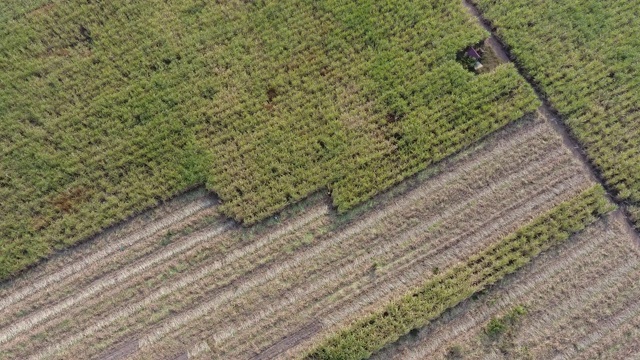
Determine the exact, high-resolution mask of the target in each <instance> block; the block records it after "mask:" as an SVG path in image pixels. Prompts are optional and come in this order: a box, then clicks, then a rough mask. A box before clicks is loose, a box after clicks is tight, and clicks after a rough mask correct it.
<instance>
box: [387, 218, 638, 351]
mask: <svg viewBox="0 0 640 360" xmlns="http://www.w3.org/2000/svg"><path fill="white" fill-rule="evenodd" d="M626 226H627V224H626V222H625V219H624V218H623V217H622V215H621V213H620V211H618V212H617V213H614V214H612V215H610V216H608V217H607V219H606V220H602V221H600V222H598V223H596V224H594V225H592V226H591V227H590V228H588V229H587V230H585V232H584V233H582V234H580V235H578V236H576V237H575V238H573V239H571V240H570V242H569V243H567V244H565V245H562V246H561V247H560V248H558V249H556V250H554V251H551V252H550V253H548V254H544V255H543V256H541V257H540V258H539V259H537V260H535V261H534V262H533V263H532V264H530V265H529V266H527V267H526V268H524V269H522V270H521V271H520V272H518V273H516V274H514V275H513V276H510V277H509V278H507V279H505V280H504V281H503V282H502V283H500V284H499V285H497V286H496V287H494V288H492V289H490V290H489V291H488V293H487V294H486V295H482V296H480V298H479V299H478V300H474V301H471V300H469V301H466V302H465V303H463V304H461V305H460V306H459V307H457V308H455V309H452V310H451V311H450V312H448V313H446V314H445V315H444V316H443V317H442V318H441V319H439V320H438V321H436V322H435V323H433V324H432V325H429V326H427V327H426V328H425V329H423V330H421V331H420V332H419V333H418V335H417V337H415V338H405V339H404V341H402V342H401V343H399V344H397V345H396V346H392V347H390V348H388V349H385V350H384V351H382V352H381V353H380V354H377V356H376V357H375V358H379V359H382V358H390V357H394V358H398V359H427V358H444V357H445V355H446V353H447V352H448V351H449V349H450V348H451V347H453V346H458V347H459V349H460V351H462V353H463V354H464V355H465V356H466V358H486V357H487V356H498V355H499V354H501V353H502V352H501V351H499V350H498V346H502V348H504V346H507V345H508V347H507V350H508V351H510V352H507V356H512V357H513V356H515V357H522V356H533V358H549V357H552V354H553V351H554V350H552V349H556V350H562V349H565V350H568V351H572V350H573V349H574V347H573V346H572V345H571V344H572V343H573V342H576V343H577V342H578V341H579V340H580V337H581V335H580V334H581V331H587V333H591V332H592V333H593V334H598V331H595V330H596V328H598V327H600V326H602V325H603V324H602V323H601V322H602V321H603V320H602V319H607V320H605V323H610V324H617V323H618V322H619V321H620V320H621V319H622V318H623V317H624V316H627V317H628V318H631V316H633V315H634V314H635V313H634V311H637V309H636V308H635V306H633V305H632V306H631V307H630V308H629V307H625V305H624V303H625V302H626V303H627V304H633V301H631V302H629V300H624V299H632V298H633V296H632V294H635V295H637V293H638V290H637V289H636V287H634V283H636V282H637V280H638V277H639V276H640V271H639V270H640V254H639V252H638V248H637V246H636V244H635V243H634V240H633V238H632V237H631V236H629V234H628V233H627V231H626V229H625V227H626ZM625 288H627V289H631V290H628V291H627V294H626V296H624V297H622V296H621V298H622V300H621V303H617V302H616V300H613V299H612V298H615V296H616V295H622V293H623V292H624V289H625ZM612 290H613V292H612V293H611V294H610V293H609V292H610V291H612ZM603 294H607V295H609V299H608V300H607V299H606V297H607V296H603ZM603 298H604V299H603ZM599 299H600V300H605V301H599ZM616 304H617V305H616ZM515 306H522V307H524V308H525V309H526V311H527V315H525V316H524V317H523V319H521V320H519V321H518V323H517V324H516V325H515V326H517V328H516V329H515V330H513V331H514V333H515V334H516V335H514V337H513V338H511V337H508V338H507V340H508V342H507V340H500V341H502V343H500V342H498V343H489V345H487V340H486V339H485V337H486V335H484V329H485V326H486V324H487V323H488V322H489V320H490V319H491V318H497V317H500V316H502V315H503V314H505V313H507V312H508V311H510V310H511V309H513V308H514V307H515ZM589 309H591V310H589ZM616 309H623V310H616ZM618 312H620V314H619V315H616V314H617V313H618ZM616 316H617V317H616ZM609 317H610V318H611V319H613V320H611V322H609V320H608V319H609ZM563 319H564V320H563ZM571 319H573V320H571ZM615 319H618V322H616V321H615ZM594 321H595V322H594ZM558 324H560V325H561V324H566V326H561V327H558ZM595 336H597V335H595ZM587 338H590V337H587ZM591 341H593V340H591ZM500 344H501V345H500ZM505 344H507V345H505ZM503 352H504V351H503ZM572 355H577V354H575V353H573V354H572ZM502 356H503V355H500V356H499V358H502Z"/></svg>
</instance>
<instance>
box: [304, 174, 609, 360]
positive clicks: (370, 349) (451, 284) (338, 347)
mask: <svg viewBox="0 0 640 360" xmlns="http://www.w3.org/2000/svg"><path fill="white" fill-rule="evenodd" d="M613 209H614V206H613V205H612V204H611V203H610V202H609V200H608V199H607V198H606V197H605V192H604V189H603V188H602V187H601V186H600V185H596V186H594V187H592V188H590V189H588V190H586V191H584V192H583V193H581V194H580V195H578V196H577V197H575V198H573V199H571V200H568V201H566V202H564V203H562V204H560V205H558V206H556V207H555V208H553V209H552V210H550V211H549V212H547V213H545V214H543V215H540V216H539V217H537V218H536V219H534V220H533V221H532V222H531V223H529V224H527V225H525V226H523V227H522V228H520V229H519V230H518V231H516V232H515V233H513V234H512V235H509V236H507V237H505V238H503V239H502V240H500V242H498V243H496V244H495V245H492V246H490V247H489V248H487V249H486V250H484V251H482V252H480V253H478V254H476V255H474V256H472V257H470V258H469V259H468V260H467V261H466V262H465V263H464V264H461V265H458V266H455V267H453V268H451V269H449V270H447V271H445V272H443V273H440V274H438V275H435V276H434V277H433V278H431V279H430V280H429V281H428V282H426V283H425V284H424V285H422V286H421V287H420V288H418V289H417V290H415V291H412V292H411V293H409V294H407V295H405V296H404V297H402V298H400V299H398V300H395V301H393V302H392V303H390V304H389V305H387V306H386V307H385V308H384V309H383V310H381V311H379V312H376V313H374V314H372V315H369V316H367V317H365V318H363V319H360V320H357V321H356V322H355V323H353V324H352V325H351V326H349V328H348V329H346V330H343V331H341V332H339V333H337V334H335V335H333V336H331V337H330V338H329V339H328V340H327V341H326V342H324V343H323V344H322V345H320V346H319V347H318V348H316V349H315V350H313V351H312V352H311V353H309V354H308V355H307V357H306V358H307V359H364V358H367V357H369V356H370V355H371V354H372V353H374V352H375V351H377V350H379V349H381V348H382V347H384V346H385V345H387V344H389V343H391V342H394V341H396V340H397V339H398V338H399V337H400V336H402V335H404V334H406V333H408V332H409V331H411V330H412V329H415V328H419V327H422V326H425V325H426V324H428V323H429V322H430V321H431V320H433V319H435V318H436V317H438V316H439V315H440V314H442V313H443V312H444V311H445V310H446V309H449V308H451V307H453V306H455V305H456V304H458V303H460V302H461V301H462V300H464V299H466V298H468V297H469V296H471V295H472V294H474V293H476V292H478V291H481V290H482V289H484V288H486V287H487V286H489V285H491V284H493V283H495V282H496V281H498V280H500V279H501V278H503V277H504V276H505V275H507V274H510V273H513V272H514V271H516V270H518V269H519V268H520V267H522V266H523V265H525V264H526V263H528V262H529V261H531V259H533V258H534V257H536V256H537V255H538V254H540V253H541V252H542V251H545V250H547V249H549V248H550V247H552V246H555V245H557V244H559V243H561V242H563V241H565V240H567V239H568V238H569V237H570V236H571V235H572V234H575V233H576V232H579V231H581V230H582V229H584V228H585V227H586V226H588V225H589V224H591V223H592V222H594V221H595V220H596V219H597V218H598V217H599V216H601V215H602V214H604V213H607V212H609V211H612V210H613Z"/></svg>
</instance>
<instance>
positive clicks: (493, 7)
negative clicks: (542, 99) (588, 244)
mask: <svg viewBox="0 0 640 360" xmlns="http://www.w3.org/2000/svg"><path fill="white" fill-rule="evenodd" d="M474 2H477V3H478V4H479V6H480V8H481V10H482V11H483V13H484V15H485V16H486V17H487V18H488V19H489V20H490V21H491V22H492V23H493V25H495V26H496V27H497V28H498V33H499V35H500V36H501V37H502V38H503V39H504V40H505V42H506V43H507V44H508V45H509V46H510V47H511V50H512V52H513V54H514V55H515V57H516V58H517V60H518V62H519V63H520V64H521V65H522V66H523V67H524V68H525V69H526V71H527V72H528V73H529V75H530V76H531V77H532V78H533V80H534V81H535V82H536V83H537V84H539V86H540V87H541V89H542V90H543V91H544V92H545V94H546V96H547V97H548V98H549V100H550V101H551V103H552V104H553V106H554V107H556V108H557V109H558V110H559V111H560V113H561V114H562V115H563V116H564V117H565V118H566V119H567V122H568V124H569V126H570V127H571V129H572V131H573V133H574V134H575V136H576V137H577V138H578V140H579V141H580V142H581V143H582V144H583V145H584V147H585V148H586V150H587V154H588V156H589V158H590V160H591V161H592V162H593V164H594V165H596V166H597V167H598V168H599V170H600V171H601V172H602V174H603V176H604V178H605V180H606V181H607V183H608V184H609V185H610V186H611V187H612V188H613V189H614V190H615V191H616V192H617V196H618V198H619V199H620V200H621V201H623V202H625V203H628V204H631V205H635V206H638V205H640V36H639V35H638V34H640V17H639V16H638V9H640V0H609V1H599V0H536V1H531V0H474Z"/></svg>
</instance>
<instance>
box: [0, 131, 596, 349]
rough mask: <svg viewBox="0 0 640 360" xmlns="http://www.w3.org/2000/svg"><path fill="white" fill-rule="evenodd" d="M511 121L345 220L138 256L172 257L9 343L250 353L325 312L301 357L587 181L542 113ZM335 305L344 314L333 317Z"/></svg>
mask: <svg viewBox="0 0 640 360" xmlns="http://www.w3.org/2000/svg"><path fill="white" fill-rule="evenodd" d="M505 131H506V132H508V135H509V136H496V137H495V138H493V139H492V140H491V141H490V142H488V143H487V144H485V145H483V146H482V147H481V148H480V149H479V150H478V151H475V152H473V153H470V154H462V155H460V159H459V160H456V161H453V160H452V161H450V162H448V163H447V164H446V166H445V168H444V169H443V172H442V173H441V174H439V175H436V176H433V177H431V178H429V179H428V180H426V181H422V182H421V184H419V185H417V186H416V187H415V188H413V189H410V190H408V192H406V193H404V194H403V196H399V197H394V198H391V199H388V200H386V203H385V204H384V205H380V206H377V207H375V209H374V211H373V212H371V213H369V214H366V215H365V216H362V217H361V218H358V219H356V220H355V221H353V222H351V223H349V224H346V225H340V227H339V228H338V229H337V230H332V229H333V228H334V227H335V226H334V225H332V224H331V222H327V221H329V218H327V216H326V215H327V214H328V209H327V207H326V205H319V206H312V207H311V208H310V209H309V210H307V211H306V212H305V213H304V214H302V215H301V216H300V217H299V218H293V219H291V221H289V222H287V223H285V224H284V225H282V227H280V230H278V228H276V229H274V230H269V231H270V232H268V233H265V235H264V236H259V237H257V238H256V237H254V238H251V237H249V238H237V235H233V234H235V233H236V231H235V230H232V231H228V232H226V233H225V234H227V235H224V236H223V237H222V238H221V239H220V240H219V242H220V243H219V244H218V245H215V246H213V245H211V246H209V245H206V244H204V243H203V244H201V245H197V246H193V247H190V248H189V249H185V251H183V252H181V253H179V254H177V255H176V256H175V259H171V260H169V259H167V258H166V256H165V255H162V254H163V252H164V251H168V250H170V249H172V248H178V247H189V246H188V245H187V244H189V243H193V242H194V241H196V240H194V237H196V236H198V234H199V232H196V233H193V234H186V235H183V236H180V237H177V238H176V239H174V240H173V242H172V243H171V244H169V245H168V246H167V247H166V248H164V249H161V250H158V251H154V252H152V253H150V254H149V255H148V256H147V257H145V258H143V259H142V260H141V261H144V259H150V258H156V259H160V258H163V259H164V260H163V261H158V262H156V263H154V265H153V266H152V267H149V268H147V269H148V271H144V272H141V273H138V274H135V275H131V276H130V277H129V280H127V281H126V282H124V283H123V284H122V285H121V286H114V287H112V288H111V289H110V290H108V291H99V292H96V293H95V294H94V295H93V297H92V298H90V299H89V300H88V301H86V302H82V303H78V304H77V306H76V307H71V308H69V309H67V310H66V311H65V312H64V316H60V317H56V318H51V319H49V320H48V321H43V322H42V323H41V324H40V325H38V326H36V327H34V328H32V329H30V330H28V331H26V332H25V333H24V334H22V335H20V336H18V337H16V338H15V339H13V340H12V341H10V342H9V343H7V344H5V347H10V348H11V349H12V350H14V349H18V350H14V352H13V353H14V354H18V353H19V354H21V355H23V354H24V355H25V356H26V355H28V354H31V355H34V358H45V357H48V356H53V357H65V356H71V355H72V354H78V353H81V354H83V356H84V355H86V356H93V355H97V354H98V353H100V352H102V351H106V353H108V352H109V351H114V350H118V347H121V348H122V347H126V346H128V345H127V342H123V341H124V339H128V340H132V339H133V340H134V342H135V344H136V349H137V348H138V347H139V345H142V347H141V353H140V354H139V356H140V357H141V358H144V357H145V356H149V354H154V355H157V354H164V355H166V354H168V353H172V352H175V353H178V352H183V351H186V350H188V349H189V348H191V347H194V346H196V345H197V344H202V343H205V344H208V346H210V347H211V351H212V352H213V353H216V354H222V355H229V356H239V357H245V356H250V355H251V354H257V353H259V352H260V351H262V350H265V349H268V348H269V347H270V346H272V345H273V344H274V343H277V342H278V341H280V340H281V339H282V338H283V337H286V336H288V335H290V334H288V333H289V332H290V331H291V329H297V328H300V326H301V325H304V324H306V323H308V322H309V318H313V317H314V316H320V317H323V318H326V319H327V320H328V324H329V325H330V326H329V327H328V328H323V330H317V334H315V333H314V335H313V336H309V338H305V339H303V340H304V341H302V342H301V343H296V346H295V348H294V349H290V350H291V351H289V352H287V351H286V350H283V352H282V354H285V353H286V354H287V355H286V356H290V355H291V354H300V351H303V349H307V348H308V347H309V346H310V345H312V344H314V343H316V342H317V341H318V339H319V338H320V337H322V336H324V335H323V334H326V333H328V332H331V331H334V330H335V328H337V327H339V325H337V324H340V323H344V322H345V321H348V320H349V319H352V318H354V317H356V316H358V315H360V314H363V313H366V312H368V311H371V310H372V309H374V308H375V307H376V306H377V305H375V304H373V302H374V301H373V300H374V298H378V297H381V298H392V297H394V296H397V295H398V294H401V293H403V292H404V291H406V290H407V289H408V288H409V287H410V286H413V285H412V284H415V283H416V281H417V280H418V279H419V278H420V277H421V276H424V273H425V272H426V273H429V274H430V273H431V272H432V271H433V269H435V268H437V267H439V268H442V269H445V268H447V266H450V265H452V264H455V263H457V262H459V261H461V260H463V258H464V257H465V256H468V255H469V254H471V253H473V252H475V251H476V250H477V249H480V248H482V247H483V246H486V245H487V244H490V243H491V242H493V241H495V239H497V238H498V237H499V236H502V235H506V234H507V233H509V232H510V231H513V230H514V229H516V228H517V227H518V226H519V225H518V224H521V223H524V222H526V221H528V220H529V219H531V218H532V217H534V216H535V214H536V213H540V212H542V211H544V210H545V209H549V208H550V207H552V206H553V205H554V204H557V203H558V202H560V201H563V200H564V199H567V198H569V197H571V196H572V194H576V193H577V192H579V191H580V189H584V188H586V187H588V186H589V185H590V184H591V181H590V180H589V177H588V174H586V173H585V172H584V171H582V169H581V167H580V164H579V163H577V162H576V161H575V160H574V159H573V158H572V157H571V155H570V153H569V151H568V150H567V149H566V148H564V147H563V145H562V141H561V140H560V138H559V137H558V136H557V135H556V134H555V133H554V132H553V129H552V128H551V127H550V125H549V124H548V123H547V122H545V121H544V120H541V119H538V120H530V121H527V122H525V123H524V124H522V125H521V126H519V127H515V128H511V129H508V130H505ZM486 214H491V216H490V217H488V218H487V217H484V215H486ZM483 217H484V218H483ZM465 222H466V225H465V226H464V228H461V227H460V226H459V224H460V223H465ZM327 232H329V233H327ZM323 233H324V235H322V234H323ZM234 241H237V242H236V243H234ZM174 242H175V243H174ZM294 244H297V245H294ZM163 256H164V257H163ZM199 256H200V257H199ZM225 258H226V260H224V259H225ZM138 261H140V260H138ZM134 263H135V261H134V262H132V263H131V264H130V265H132V264H134ZM376 263H378V265H377V266H375V265H374V264H376ZM372 267H375V271H373V273H374V274H375V278H376V279H377V280H375V281H373V282H372V280H371V279H372ZM175 269H178V270H175ZM328 269H332V270H331V271H330V272H328V273H327V271H329V270H328ZM174 270H175V271H174ZM121 271H123V272H124V273H126V272H130V271H133V270H131V269H129V268H128V267H127V266H123V267H122V269H121ZM151 272H157V273H160V274H161V275H158V276H156V277H154V276H152V274H150V273H151ZM402 272H403V274H400V273H402ZM399 274H400V275H399ZM92 276H96V278H95V281H101V279H102V278H103V277H104V279H107V278H108V276H111V275H109V274H103V275H100V274H94V275H92ZM116 276H117V275H116ZM104 279H103V280H104ZM129 288H134V289H138V290H137V291H133V292H131V291H128V290H127V289H129ZM85 291H87V290H86V289H85ZM331 294H334V295H333V296H332V295H331ZM372 294H375V295H372ZM224 300H228V301H230V302H229V303H226V301H224ZM350 303H353V304H356V305H354V306H350ZM372 304H373V305H372ZM53 305H54V307H55V306H56V304H53ZM327 309H331V310H327ZM334 311H335V313H336V314H339V315H335V316H334V317H333V318H332V317H330V316H329V314H327V312H334ZM291 314H296V315H295V316H291ZM224 316H226V319H227V320H221V318H222V317H224ZM25 324H26V322H25ZM212 324H217V325H216V326H218V327H217V328H215V329H213V328H212V326H213V325H212ZM327 329H329V330H327ZM2 330H6V329H2ZM25 330H26V328H25ZM293 336H294V337H295V334H294V335H293ZM42 337H45V338H46V340H44V341H35V340H37V339H40V338H42ZM250 338H253V339H254V341H253V343H252V342H251V341H248V339H250ZM203 341H204V342H203ZM16 351H17V352H16Z"/></svg>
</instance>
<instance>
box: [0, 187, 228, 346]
mask: <svg viewBox="0 0 640 360" xmlns="http://www.w3.org/2000/svg"><path fill="white" fill-rule="evenodd" d="M213 205H215V200H213V199H211V198H209V197H205V198H202V199H198V200H196V201H194V202H193V203H190V204H188V205H186V206H184V207H183V208H182V209H180V210H178V211H176V212H174V213H172V214H171V215H169V216H167V217H164V218H161V219H158V220H157V221H154V222H152V223H151V224H148V225H146V226H145V227H144V228H142V229H141V230H138V231H135V232H133V233H131V234H128V235H126V236H124V237H122V238H120V239H119V240H116V241H114V242H113V243H110V244H109V245H108V246H107V247H105V248H104V249H102V250H99V251H97V252H95V253H93V254H91V255H89V256H87V257H85V258H82V259H81V260H79V261H76V262H74V263H72V264H71V265H69V266H66V267H64V268H63V269H61V270H59V271H57V272H55V273H53V274H50V275H47V276H44V277H43V278H42V279H39V280H36V281H35V282H33V283H31V284H28V285H26V286H24V287H22V288H21V289H19V290H17V291H15V292H12V293H11V294H10V295H8V296H6V297H4V298H2V299H0V311H1V310H4V309H5V308H7V307H9V306H11V305H13V304H15V303H16V302H18V301H20V300H22V299H24V298H25V297H28V296H30V295H32V294H34V293H36V292H37V291H39V290H42V289H46V288H47V287H48V286H50V285H53V284H56V283H58V282H60V281H62V280H64V279H65V278H67V277H69V276H71V275H73V274H77V273H80V272H82V271H83V270H84V269H86V268H88V267H89V266H92V265H95V264H98V263H100V262H101V261H103V260H105V259H107V258H108V257H109V256H110V255H112V254H114V253H116V252H118V251H119V250H120V249H121V248H123V247H129V246H131V245H133V244H135V243H137V242H139V241H141V240H144V239H146V238H148V237H149V236H151V235H153V234H155V233H157V232H159V231H161V230H163V229H166V228H167V227H169V226H171V225H173V224H176V223H178V222H180V221H182V220H184V219H186V218H188V217H189V216H191V215H193V214H195V213H197V212H199V211H202V210H204V209H206V208H209V207H211V206H213ZM0 343H1V341H0Z"/></svg>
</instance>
